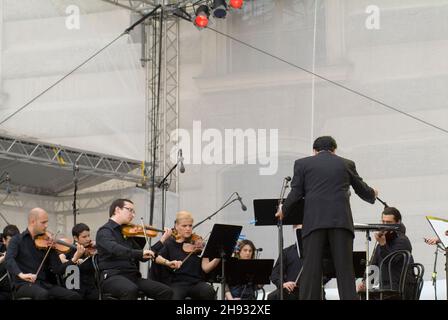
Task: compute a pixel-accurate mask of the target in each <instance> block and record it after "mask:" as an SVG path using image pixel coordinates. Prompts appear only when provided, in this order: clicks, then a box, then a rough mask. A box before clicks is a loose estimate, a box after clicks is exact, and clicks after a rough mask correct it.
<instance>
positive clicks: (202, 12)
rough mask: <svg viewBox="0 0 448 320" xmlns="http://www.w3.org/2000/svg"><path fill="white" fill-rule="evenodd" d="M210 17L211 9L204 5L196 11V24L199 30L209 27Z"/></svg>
mask: <svg viewBox="0 0 448 320" xmlns="http://www.w3.org/2000/svg"><path fill="white" fill-rule="evenodd" d="M209 16H210V9H209V8H208V7H207V6H206V5H204V4H202V5H200V6H199V7H198V8H197V9H196V18H195V19H194V24H195V25H196V26H197V27H198V28H205V27H206V26H207V25H208V17H209Z"/></svg>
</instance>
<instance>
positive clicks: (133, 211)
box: [123, 207, 135, 213]
mask: <svg viewBox="0 0 448 320" xmlns="http://www.w3.org/2000/svg"><path fill="white" fill-rule="evenodd" d="M123 209H126V210H128V211H129V212H131V213H135V210H134V209H132V208H128V207H123Z"/></svg>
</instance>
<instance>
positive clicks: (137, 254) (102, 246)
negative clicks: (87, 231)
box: [96, 219, 148, 273]
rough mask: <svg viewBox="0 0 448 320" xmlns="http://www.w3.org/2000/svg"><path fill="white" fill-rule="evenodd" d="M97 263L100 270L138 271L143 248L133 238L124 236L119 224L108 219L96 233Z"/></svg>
mask: <svg viewBox="0 0 448 320" xmlns="http://www.w3.org/2000/svg"><path fill="white" fill-rule="evenodd" d="M96 247H97V252H98V265H99V268H100V270H101V271H104V270H116V271H119V273H139V270H138V261H147V260H148V259H143V250H142V249H141V248H140V246H139V245H138V244H137V243H136V242H135V241H134V239H133V238H124V236H123V235H122V233H121V225H119V224H118V223H116V222H115V221H113V220H111V219H109V221H108V222H107V223H106V224H105V225H103V226H102V227H101V228H100V229H98V232H97V234H96Z"/></svg>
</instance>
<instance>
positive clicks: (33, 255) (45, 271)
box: [6, 208, 84, 300]
mask: <svg viewBox="0 0 448 320" xmlns="http://www.w3.org/2000/svg"><path fill="white" fill-rule="evenodd" d="M47 227H48V214H47V212H46V211H45V210H44V209H41V208H34V209H32V210H31V211H30V213H29V214H28V227H27V229H26V230H25V231H24V232H22V233H21V234H18V235H16V236H14V237H13V238H12V239H11V242H10V243H9V247H8V251H7V253H6V267H7V269H8V271H9V273H10V274H11V276H12V279H13V281H14V286H15V288H16V294H15V295H16V298H21V297H29V298H31V299H35V300H46V299H50V298H54V299H64V300H79V299H81V297H80V295H79V294H78V293H76V292H74V291H71V290H68V289H66V288H63V287H61V286H59V285H56V284H54V283H52V279H51V277H50V275H51V273H52V272H53V273H56V274H62V273H63V272H64V271H65V268H66V267H67V266H68V265H72V264H76V260H75V259H73V260H69V261H67V262H66V263H61V261H60V260H59V257H58V253H57V252H56V251H55V250H54V249H53V245H52V240H50V241H49V242H48V248H45V249H46V250H41V249H38V248H37V247H36V245H35V238H36V237H37V236H39V235H42V234H45V233H46V232H47ZM77 250H78V253H77V255H82V253H83V252H84V248H83V247H82V246H81V245H78V246H77Z"/></svg>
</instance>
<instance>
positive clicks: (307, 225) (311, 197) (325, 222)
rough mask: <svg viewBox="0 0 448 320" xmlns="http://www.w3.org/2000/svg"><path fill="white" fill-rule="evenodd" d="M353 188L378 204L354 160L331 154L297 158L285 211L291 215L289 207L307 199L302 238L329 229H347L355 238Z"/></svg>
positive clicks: (284, 205)
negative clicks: (352, 206) (351, 196)
mask: <svg viewBox="0 0 448 320" xmlns="http://www.w3.org/2000/svg"><path fill="white" fill-rule="evenodd" d="M350 186H352V187H353V189H354V190H355V192H356V194H357V195H358V196H359V197H360V198H361V199H363V200H365V201H367V202H370V203H374V202H375V192H374V190H373V189H372V188H370V187H369V186H368V185H367V184H366V183H365V182H364V181H363V180H362V178H361V177H360V176H359V175H358V173H357V172H356V166H355V163H354V162H353V161H351V160H348V159H344V158H341V157H339V156H337V155H335V154H333V153H331V152H328V151H322V152H320V153H318V154H317V155H315V156H311V157H306V158H302V159H298V160H296V161H295V164H294V177H293V179H292V182H291V192H290V193H289V195H288V197H287V198H286V200H285V202H284V204H283V212H284V214H285V215H288V214H289V213H290V211H291V210H290V208H291V207H293V206H294V204H296V203H297V202H298V201H300V200H301V199H302V198H304V199H305V207H304V217H303V229H302V237H306V236H307V235H309V234H310V233H311V232H313V231H314V230H317V229H327V228H343V229H347V230H349V231H351V232H352V233H353V236H354V229H353V217H352V211H351V208H350Z"/></svg>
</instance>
